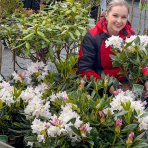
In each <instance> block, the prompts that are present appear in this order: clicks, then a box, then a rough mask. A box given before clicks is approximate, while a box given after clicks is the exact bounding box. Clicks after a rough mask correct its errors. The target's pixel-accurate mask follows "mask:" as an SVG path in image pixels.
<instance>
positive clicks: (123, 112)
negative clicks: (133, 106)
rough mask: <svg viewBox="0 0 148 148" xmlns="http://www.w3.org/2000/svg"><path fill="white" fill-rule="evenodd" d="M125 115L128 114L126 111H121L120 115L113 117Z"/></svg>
mask: <svg viewBox="0 0 148 148" xmlns="http://www.w3.org/2000/svg"><path fill="white" fill-rule="evenodd" d="M127 113H128V111H122V112H120V113H117V114H115V117H119V116H123V115H125V114H127Z"/></svg>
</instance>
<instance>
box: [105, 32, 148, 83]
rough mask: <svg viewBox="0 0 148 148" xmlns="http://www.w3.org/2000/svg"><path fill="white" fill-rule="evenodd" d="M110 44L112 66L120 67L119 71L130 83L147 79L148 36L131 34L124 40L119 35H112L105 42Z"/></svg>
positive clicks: (107, 44) (107, 45)
mask: <svg viewBox="0 0 148 148" xmlns="http://www.w3.org/2000/svg"><path fill="white" fill-rule="evenodd" d="M105 43H106V47H109V46H111V47H112V49H113V50H112V51H113V53H114V55H111V58H112V62H113V63H112V64H113V66H114V67H122V70H121V71H120V73H121V74H123V75H124V76H125V77H126V78H127V79H128V80H129V82H130V83H132V84H134V83H138V82H140V81H143V80H145V79H147V72H145V69H147V67H148V36H146V35H141V36H140V35H139V36H136V35H133V36H131V37H130V38H126V39H125V40H123V39H121V38H120V37H119V36H112V37H110V38H109V39H108V40H107V41H106V42H105Z"/></svg>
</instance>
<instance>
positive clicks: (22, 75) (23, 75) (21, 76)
mask: <svg viewBox="0 0 148 148" xmlns="http://www.w3.org/2000/svg"><path fill="white" fill-rule="evenodd" d="M18 76H19V77H20V78H21V80H22V81H24V79H25V72H22V73H19V74H18Z"/></svg>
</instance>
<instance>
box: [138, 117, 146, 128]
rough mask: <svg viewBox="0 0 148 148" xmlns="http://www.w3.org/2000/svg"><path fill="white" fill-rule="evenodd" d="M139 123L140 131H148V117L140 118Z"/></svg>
mask: <svg viewBox="0 0 148 148" xmlns="http://www.w3.org/2000/svg"><path fill="white" fill-rule="evenodd" d="M138 122H139V127H140V130H148V116H145V117H142V118H139V120H138Z"/></svg>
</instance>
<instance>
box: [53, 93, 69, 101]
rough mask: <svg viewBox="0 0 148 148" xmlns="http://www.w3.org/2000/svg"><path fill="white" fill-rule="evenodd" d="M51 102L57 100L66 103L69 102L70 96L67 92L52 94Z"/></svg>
mask: <svg viewBox="0 0 148 148" xmlns="http://www.w3.org/2000/svg"><path fill="white" fill-rule="evenodd" d="M50 98H51V99H50V101H55V99H60V100H63V101H66V100H68V95H67V93H66V91H63V92H58V93H56V94H52V95H51V96H50Z"/></svg>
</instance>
